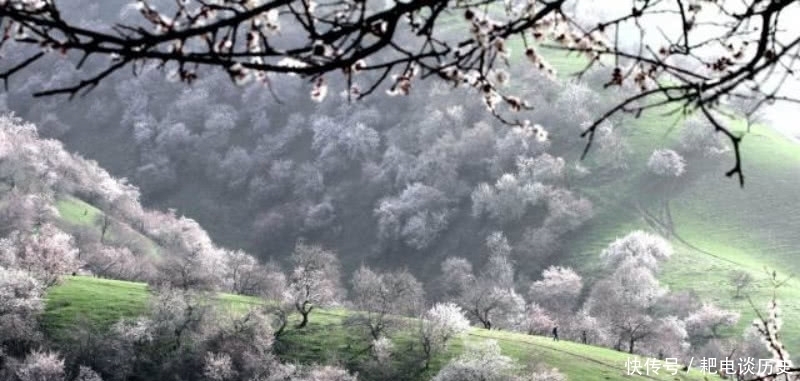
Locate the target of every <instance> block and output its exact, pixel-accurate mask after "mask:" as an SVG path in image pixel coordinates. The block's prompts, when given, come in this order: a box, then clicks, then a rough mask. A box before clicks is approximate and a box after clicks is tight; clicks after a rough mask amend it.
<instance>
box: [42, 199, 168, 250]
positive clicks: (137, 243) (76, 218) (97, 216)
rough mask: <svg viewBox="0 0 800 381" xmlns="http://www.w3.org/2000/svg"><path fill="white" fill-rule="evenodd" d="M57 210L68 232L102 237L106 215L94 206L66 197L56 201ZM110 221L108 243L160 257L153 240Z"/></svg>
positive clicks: (115, 221) (123, 225) (115, 220)
mask: <svg viewBox="0 0 800 381" xmlns="http://www.w3.org/2000/svg"><path fill="white" fill-rule="evenodd" d="M56 208H57V209H58V214H59V217H60V221H61V224H62V225H63V227H64V228H65V229H67V230H68V231H72V232H73V233H74V232H86V233H88V234H92V235H94V236H96V237H100V236H101V234H102V233H101V231H102V225H103V223H104V218H105V216H106V213H105V212H103V211H102V210H100V209H98V208H96V207H95V206H94V205H91V204H89V203H87V202H85V201H83V200H81V199H78V198H76V197H72V196H66V197H62V198H60V199H58V200H57V201H56ZM109 219H110V223H109V226H108V230H107V232H106V236H105V240H106V242H108V243H110V244H119V245H122V246H126V247H128V248H131V249H138V250H140V251H142V253H143V254H145V255H159V246H158V245H157V244H156V243H155V242H153V241H152V240H151V239H149V238H147V237H146V236H144V235H142V234H141V233H140V232H138V231H137V230H136V229H134V228H132V227H131V226H128V225H127V224H126V223H123V222H120V221H118V220H117V219H115V218H114V217H110V216H109ZM98 239H99V238H98Z"/></svg>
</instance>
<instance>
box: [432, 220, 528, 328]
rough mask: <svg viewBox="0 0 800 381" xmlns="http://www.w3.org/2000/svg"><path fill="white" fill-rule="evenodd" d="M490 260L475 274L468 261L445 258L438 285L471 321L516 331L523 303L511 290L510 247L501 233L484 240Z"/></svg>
mask: <svg viewBox="0 0 800 381" xmlns="http://www.w3.org/2000/svg"><path fill="white" fill-rule="evenodd" d="M486 246H487V248H488V249H489V258H488V261H487V263H486V265H485V266H484V267H483V268H482V269H481V271H480V273H479V274H477V275H475V274H473V273H472V268H471V266H470V265H469V264H468V262H465V261H463V260H462V259H457V258H448V259H447V260H445V262H444V263H442V271H443V274H442V277H441V278H440V283H441V284H443V285H444V287H445V289H446V290H448V291H449V295H448V296H450V297H452V298H453V299H452V300H453V301H455V302H456V303H457V304H458V305H459V306H461V308H463V309H464V311H465V312H466V313H467V314H468V315H469V317H470V318H471V319H473V321H475V322H477V323H480V324H481V325H482V326H483V327H484V328H486V329H492V328H505V329H518V328H520V327H521V326H522V324H523V321H524V315H525V300H524V299H523V298H522V296H520V295H519V294H517V292H516V291H515V290H514V271H515V270H514V264H513V262H512V260H511V258H510V256H511V246H510V245H509V243H508V240H507V239H506V237H505V235H504V234H503V233H502V232H493V233H491V234H489V236H488V237H487V238H486Z"/></svg>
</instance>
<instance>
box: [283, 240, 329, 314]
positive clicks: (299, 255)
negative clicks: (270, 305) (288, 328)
mask: <svg viewBox="0 0 800 381" xmlns="http://www.w3.org/2000/svg"><path fill="white" fill-rule="evenodd" d="M291 260H292V263H293V265H294V268H293V269H292V271H291V273H290V275H289V284H288V287H287V288H286V292H285V298H286V300H287V301H288V302H290V303H291V304H292V305H294V307H295V309H296V310H297V312H298V313H299V314H300V315H301V317H302V320H301V321H300V323H298V324H297V327H298V328H303V327H305V326H306V325H307V324H308V315H309V314H310V313H311V311H312V310H313V309H314V308H317V307H325V306H330V305H333V304H336V303H337V302H339V301H340V297H341V293H342V290H341V285H340V282H341V280H340V275H339V259H338V258H337V257H336V254H335V253H334V252H332V251H329V250H325V249H324V248H322V247H321V246H318V245H309V244H306V243H304V242H298V243H297V245H296V246H295V249H294V251H293V252H292V257H291Z"/></svg>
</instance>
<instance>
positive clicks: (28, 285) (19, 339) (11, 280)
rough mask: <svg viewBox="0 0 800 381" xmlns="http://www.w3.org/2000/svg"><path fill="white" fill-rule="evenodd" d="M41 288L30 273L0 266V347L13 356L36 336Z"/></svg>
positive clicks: (42, 291) (40, 305)
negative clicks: (10, 352)
mask: <svg viewBox="0 0 800 381" xmlns="http://www.w3.org/2000/svg"><path fill="white" fill-rule="evenodd" d="M43 293H44V287H43V285H42V283H41V282H40V281H39V280H37V279H36V278H34V277H33V276H32V275H31V274H30V273H28V272H26V271H22V270H18V269H10V268H5V267H3V266H0V347H6V348H7V349H9V350H10V351H12V352H13V353H17V352H20V351H22V350H24V349H25V348H26V343H27V342H29V341H31V340H35V339H36V337H37V330H38V326H37V318H38V316H39V314H40V313H41V312H42V310H43V309H44V300H43Z"/></svg>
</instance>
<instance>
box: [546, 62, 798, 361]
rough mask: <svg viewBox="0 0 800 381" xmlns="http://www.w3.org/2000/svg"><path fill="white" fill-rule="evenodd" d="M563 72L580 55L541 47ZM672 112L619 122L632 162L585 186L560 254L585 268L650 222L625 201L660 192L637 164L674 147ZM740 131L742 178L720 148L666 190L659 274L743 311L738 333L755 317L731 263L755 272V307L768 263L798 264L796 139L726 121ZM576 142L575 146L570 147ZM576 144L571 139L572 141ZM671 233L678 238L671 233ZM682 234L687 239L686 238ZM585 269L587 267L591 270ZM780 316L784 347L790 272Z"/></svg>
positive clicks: (766, 290)
mask: <svg viewBox="0 0 800 381" xmlns="http://www.w3.org/2000/svg"><path fill="white" fill-rule="evenodd" d="M543 54H544V55H546V56H547V57H548V59H549V61H550V62H552V64H553V66H555V67H556V68H557V69H558V70H559V75H560V77H561V78H563V79H568V78H571V77H572V75H571V74H572V73H575V72H576V71H579V70H581V69H583V68H584V65H585V62H586V61H585V60H584V59H582V58H581V57H579V56H576V55H575V54H571V55H568V54H566V53H563V52H560V51H555V50H548V49H544V50H543ZM673 123H674V118H665V117H663V116H662V115H661V114H660V113H659V112H658V111H652V110H651V111H649V112H647V113H645V114H643V115H642V117H640V118H638V119H631V120H629V123H626V124H625V125H624V127H623V128H624V131H625V136H626V138H627V139H628V141H629V143H630V145H631V147H633V149H634V152H633V153H632V155H633V156H634V160H632V162H633V163H634V167H633V168H631V170H630V171H629V173H628V175H627V176H626V177H625V178H621V179H618V180H617V181H614V182H613V183H611V184H608V185H606V186H604V187H602V188H597V189H583V190H582V191H584V192H585V193H586V194H588V195H589V196H590V198H591V199H592V201H593V202H594V203H595V205H598V206H600V208H598V209H599V213H598V216H597V217H596V218H595V219H593V220H592V221H591V222H590V223H589V224H588V226H587V227H586V228H585V229H583V231H582V234H581V235H580V237H579V238H578V239H577V240H575V241H573V242H570V244H569V245H568V250H567V252H568V255H569V258H567V259H566V261H567V262H568V263H570V264H572V265H573V266H575V267H577V268H579V269H581V270H582V271H581V272H582V273H584V274H593V273H595V272H596V270H597V269H598V267H597V260H596V258H597V255H598V253H599V252H600V250H602V248H603V247H605V246H606V245H607V244H608V243H610V242H611V241H613V240H614V239H615V238H616V237H620V236H622V235H624V234H625V233H627V232H629V231H631V230H633V229H648V228H649V227H648V225H647V224H646V223H645V221H644V219H643V218H642V216H641V215H640V214H639V213H638V212H637V211H636V210H635V209H634V208H633V207H632V206H631V205H630V201H631V200H632V199H638V200H640V201H642V202H643V203H644V205H645V206H647V205H648V203H650V204H654V203H656V202H659V201H660V200H661V199H663V195H659V196H658V197H655V196H652V195H648V194H647V193H648V190H647V189H644V188H643V187H642V185H645V186H646V185H647V181H646V180H645V177H644V169H645V165H646V160H647V157H648V156H649V154H650V153H651V152H652V151H653V150H654V149H656V148H665V147H675V146H676V145H677V137H678V134H679V133H680V127H677V128H671V126H673ZM729 127H731V128H732V129H733V130H734V131H736V132H737V133H739V134H742V135H744V139H743V142H742V145H741V150H742V159H743V163H744V164H743V165H744V175H745V187H744V188H743V189H742V188H740V187H739V184H738V182H737V180H736V179H732V178H727V177H725V176H724V173H725V171H726V170H728V169H729V168H730V166H732V165H733V155H732V154H728V155H725V156H724V157H723V158H722V159H721V161H722V162H721V163H720V166H718V167H714V166H713V165H709V164H708V163H707V162H703V159H695V160H694V161H691V160H690V161H689V162H688V167H689V170H691V169H692V167H704V169H703V170H701V171H700V172H702V175H700V176H695V177H692V178H690V179H689V180H688V182H687V183H684V184H681V185H680V187H679V188H678V189H677V190H676V191H675V192H674V193H673V194H671V195H668V197H669V199H670V204H671V213H672V217H673V221H674V224H675V231H676V233H677V235H678V237H676V238H673V239H672V243H673V245H674V246H675V249H676V255H675V256H674V257H673V258H672V259H671V260H670V261H669V263H668V264H667V265H666V268H665V269H664V271H663V273H662V276H661V280H662V281H663V282H665V283H666V284H667V285H668V286H670V288H671V289H675V290H682V289H693V290H696V291H697V292H698V293H699V294H700V295H701V296H702V297H703V298H704V299H705V300H707V301H713V302H714V303H716V304H718V305H720V306H722V307H725V308H729V309H733V310H738V311H740V312H742V318H741V319H740V321H739V327H738V328H739V329H738V330H737V331H736V332H731V334H737V335H738V334H741V331H742V330H743V329H744V328H745V327H746V326H748V325H749V324H750V322H751V321H752V319H753V318H754V317H755V313H754V312H753V310H752V308H751V306H750V304H749V302H748V301H747V300H746V299H734V298H733V287H732V286H731V285H730V282H729V281H728V274H729V272H730V271H731V270H745V271H748V272H750V273H752V275H753V276H754V277H756V279H757V281H756V283H755V284H754V287H753V288H752V289H751V290H750V291H749V292H748V293H747V294H748V295H749V296H750V297H751V298H752V299H753V302H754V303H755V305H756V306H757V307H759V308H764V307H766V304H767V301H768V299H769V298H770V297H771V296H772V292H773V289H772V286H771V283H770V282H769V281H768V276H767V270H765V269H768V271H769V272H771V271H772V270H777V272H778V274H779V276H780V277H781V278H783V277H789V276H791V275H793V274H797V273H798V272H800V235H798V234H797V232H798V229H800V206H798V203H797V198H796V194H797V191H798V189H800V179H799V178H798V177H797V173H800V144H798V143H797V142H796V141H792V140H790V139H789V138H787V137H785V136H784V135H782V134H780V133H778V132H777V131H775V130H773V129H771V128H769V127H768V126H754V127H753V128H752V130H751V132H749V133H748V132H747V131H746V128H745V126H744V123H743V122H741V121H733V122H730V126H729ZM578 148H582V147H578ZM578 148H576V149H578ZM678 238H679V239H678ZM687 243H688V245H687ZM589 278H590V279H591V278H592V276H591V275H589ZM778 297H779V299H780V301H781V302H782V304H783V311H784V316H785V322H786V323H785V324H784V330H785V334H784V337H785V338H786V344H787V346H788V347H789V348H790V350H791V352H792V353H796V352H798V351H800V281H798V280H796V279H793V280H792V281H790V282H788V283H787V284H786V285H785V286H783V287H782V288H781V289H780V290H779V291H778Z"/></svg>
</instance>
